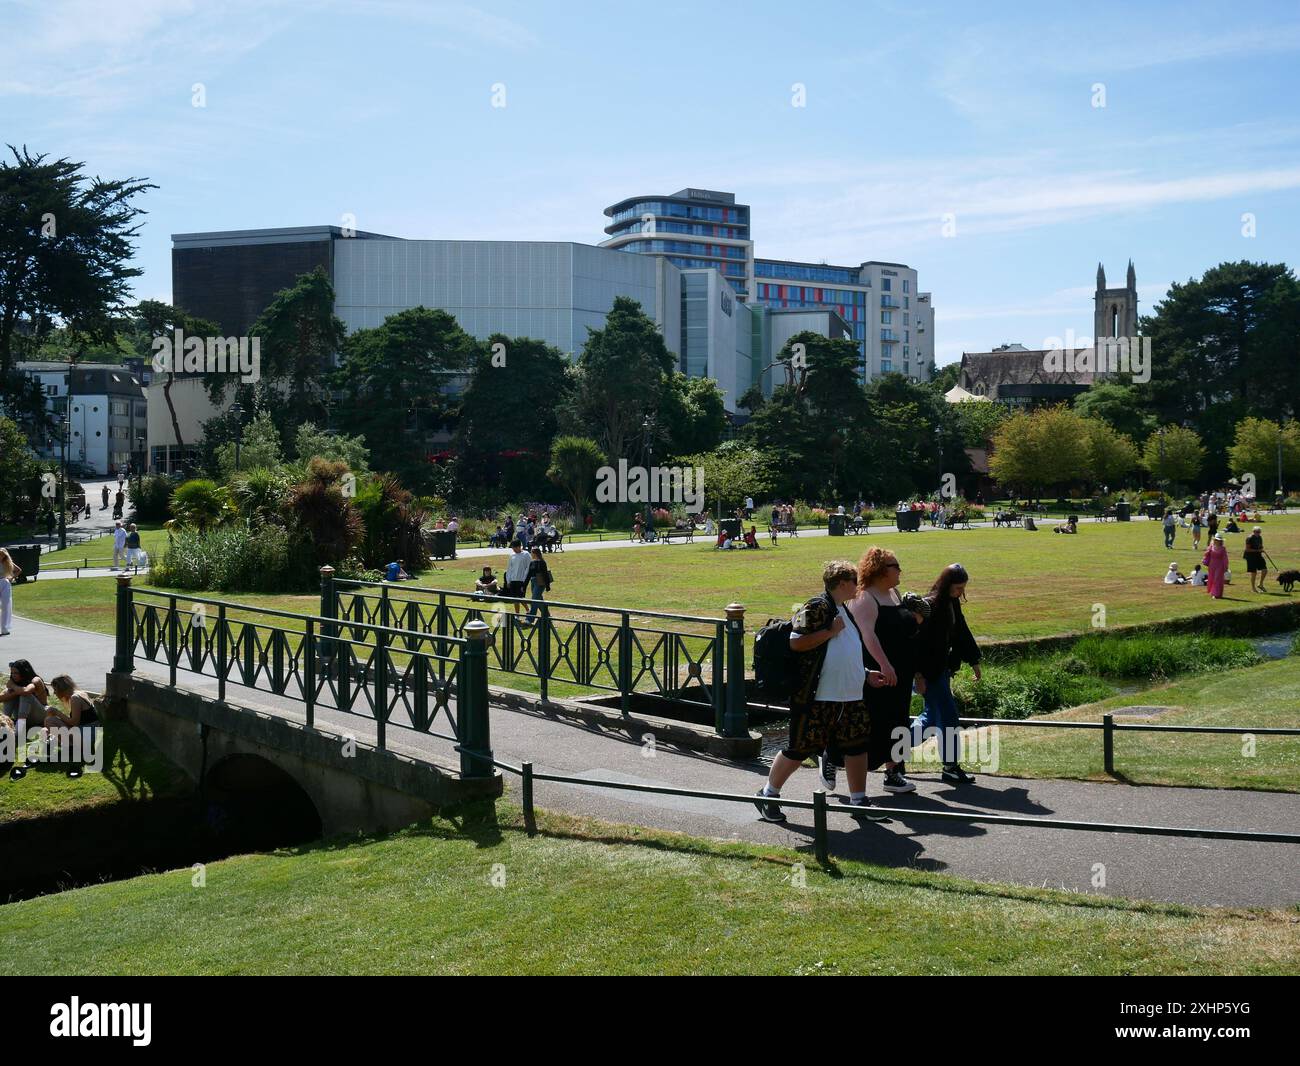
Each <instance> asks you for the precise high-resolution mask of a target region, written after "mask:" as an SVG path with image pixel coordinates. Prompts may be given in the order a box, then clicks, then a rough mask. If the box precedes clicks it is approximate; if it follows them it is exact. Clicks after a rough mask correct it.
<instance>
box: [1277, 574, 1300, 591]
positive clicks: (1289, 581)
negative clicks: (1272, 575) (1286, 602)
mask: <svg viewBox="0 0 1300 1066" xmlns="http://www.w3.org/2000/svg"><path fill="white" fill-rule="evenodd" d="M1277 583H1278V584H1279V585H1281V586H1282V591H1283V592H1285V593H1286V594H1287V595H1288V596H1290V595H1291V589H1292V588H1294V587H1295V586H1296V585H1300V570H1283V571H1282V572H1281V573H1280V574H1278V575H1277Z"/></svg>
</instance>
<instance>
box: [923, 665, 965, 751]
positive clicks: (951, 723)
mask: <svg viewBox="0 0 1300 1066" xmlns="http://www.w3.org/2000/svg"><path fill="white" fill-rule="evenodd" d="M922 699H924V700H925V710H923V711H922V712H921V713H920V714H918V715H917V716H916V717H915V718H913V719H912V744H913V746H916V745H919V744H920V743H921V742H922V740H924V739H925V738H926V737H927V736H934V735H936V734H937V735H938V738H939V754H940V755H941V756H942V757H943V762H944V765H945V766H948V765H952V764H954V763H956V762H957V756H958V754H959V750H960V749H959V747H958V745H959V740H958V733H957V722H958V717H959V716H958V713H957V701H956V700H954V699H953V698H952V677H951V675H950V674H948V672H947V671H944V672H943V673H942V674H940V675H939V676H938V677H936V678H935V679H934V680H933V681H926V683H925V695H924V696H923V697H922Z"/></svg>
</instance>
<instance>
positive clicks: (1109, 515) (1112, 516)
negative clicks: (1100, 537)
mask: <svg viewBox="0 0 1300 1066" xmlns="http://www.w3.org/2000/svg"><path fill="white" fill-rule="evenodd" d="M1118 515H1119V512H1117V511H1116V510H1115V508H1114V507H1106V508H1103V509H1102V512H1101V514H1099V515H1098V516H1097V521H1098V522H1114V521H1117V520H1118Z"/></svg>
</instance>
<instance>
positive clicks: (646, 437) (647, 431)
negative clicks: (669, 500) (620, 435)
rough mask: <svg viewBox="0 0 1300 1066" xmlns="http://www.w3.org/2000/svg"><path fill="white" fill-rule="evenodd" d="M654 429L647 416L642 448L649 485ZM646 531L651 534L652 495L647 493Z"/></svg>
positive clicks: (642, 436) (642, 434) (644, 422)
mask: <svg viewBox="0 0 1300 1066" xmlns="http://www.w3.org/2000/svg"><path fill="white" fill-rule="evenodd" d="M653 429H654V421H653V420H652V419H651V418H650V416H649V415H646V416H645V418H644V419H643V420H642V422H641V447H642V450H643V451H644V452H645V465H646V479H647V483H649V478H650V432H651V430H653ZM645 530H646V532H647V533H648V532H650V493H648V492H647V493H646V501H645Z"/></svg>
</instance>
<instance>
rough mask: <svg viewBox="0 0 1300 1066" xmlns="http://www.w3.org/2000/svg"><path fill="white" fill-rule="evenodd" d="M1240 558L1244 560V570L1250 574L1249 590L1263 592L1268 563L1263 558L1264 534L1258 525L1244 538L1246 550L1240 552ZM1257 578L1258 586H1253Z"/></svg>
mask: <svg viewBox="0 0 1300 1066" xmlns="http://www.w3.org/2000/svg"><path fill="white" fill-rule="evenodd" d="M1242 558H1244V559H1245V560H1246V570H1247V572H1248V573H1249V574H1250V591H1251V592H1263V591H1264V582H1265V581H1266V580H1267V579H1268V563H1267V562H1266V561H1265V558H1264V534H1263V531H1262V530H1261V529H1260V528H1259V526H1256V527H1255V528H1254V529H1252V530H1251V531H1250V536H1248V537H1247V538H1246V550H1245V551H1244V552H1243V553H1242ZM1257 578H1258V580H1259V587H1258V588H1256V587H1255V581H1256V579H1257Z"/></svg>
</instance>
